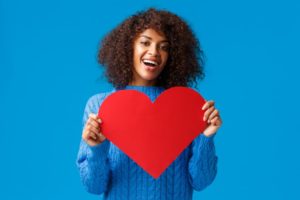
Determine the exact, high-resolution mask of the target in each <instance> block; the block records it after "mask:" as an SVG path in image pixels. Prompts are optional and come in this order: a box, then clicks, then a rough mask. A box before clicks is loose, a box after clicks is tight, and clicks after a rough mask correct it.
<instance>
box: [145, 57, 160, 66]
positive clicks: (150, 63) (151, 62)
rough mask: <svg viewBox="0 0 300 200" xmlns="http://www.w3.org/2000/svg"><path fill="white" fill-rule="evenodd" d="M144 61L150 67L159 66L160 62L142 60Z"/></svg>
mask: <svg viewBox="0 0 300 200" xmlns="http://www.w3.org/2000/svg"><path fill="white" fill-rule="evenodd" d="M142 62H143V63H144V65H146V66H149V67H157V66H158V65H159V63H158V62H156V61H153V60H147V59H144V60H142Z"/></svg>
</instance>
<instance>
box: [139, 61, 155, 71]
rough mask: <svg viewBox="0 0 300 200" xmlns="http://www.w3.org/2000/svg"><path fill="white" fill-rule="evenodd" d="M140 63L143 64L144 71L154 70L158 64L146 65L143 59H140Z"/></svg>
mask: <svg viewBox="0 0 300 200" xmlns="http://www.w3.org/2000/svg"><path fill="white" fill-rule="evenodd" d="M141 64H142V65H143V68H144V69H145V70H146V71H150V72H154V71H156V70H157V68H158V66H155V67H152V66H147V65H145V64H144V63H143V61H141Z"/></svg>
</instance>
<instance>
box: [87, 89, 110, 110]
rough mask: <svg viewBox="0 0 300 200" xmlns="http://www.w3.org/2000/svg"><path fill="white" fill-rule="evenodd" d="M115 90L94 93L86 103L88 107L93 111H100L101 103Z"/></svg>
mask: <svg viewBox="0 0 300 200" xmlns="http://www.w3.org/2000/svg"><path fill="white" fill-rule="evenodd" d="M114 92H115V90H114V89H113V90H112V91H109V92H101V93H98V94H94V95H92V96H91V97H89V99H88V100H87V103H86V109H89V110H91V111H92V112H95V111H98V109H99V107H100V105H101V104H102V102H103V101H104V100H105V99H106V98H107V97H108V96H109V95H110V94H112V93H114Z"/></svg>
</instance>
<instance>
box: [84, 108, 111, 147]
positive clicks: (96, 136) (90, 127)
mask: <svg viewBox="0 0 300 200" xmlns="http://www.w3.org/2000/svg"><path fill="white" fill-rule="evenodd" d="M101 123H102V121H101V119H100V118H99V117H98V116H97V115H96V114H94V113H91V114H90V115H89V118H88V120H87V121H86V124H85V126H84V129H83V131H82V139H83V140H84V141H85V142H86V143H87V144H88V145H90V146H96V145H98V144H101V143H102V142H103V141H104V140H105V139H106V138H105V136H104V135H102V134H101Z"/></svg>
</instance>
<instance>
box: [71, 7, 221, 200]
mask: <svg viewBox="0 0 300 200" xmlns="http://www.w3.org/2000/svg"><path fill="white" fill-rule="evenodd" d="M98 57H99V62H100V64H102V65H104V66H105V67H106V76H107V78H108V81H109V82H110V83H112V84H113V86H114V87H115V89H114V90H113V91H111V92H107V93H100V94H97V95H94V96H92V97H91V98H90V99H89V100H88V102H87V105H86V108H85V112H84V117H83V125H84V128H83V132H82V140H81V144H80V149H79V153H78V159H77V166H78V168H79V171H80V176H81V180H82V182H83V184H84V186H85V187H86V189H87V191H88V192H91V193H95V194H102V193H104V198H105V199H138V200H140V199H180V200H186V199H192V194H193V190H198V191H199V190H203V189H204V188H206V187H207V186H208V185H209V184H211V183H212V182H213V180H214V178H215V176H216V173H217V160H218V158H217V156H216V155H215V147H214V141H213V139H214V136H215V134H216V132H217V130H218V129H219V127H220V126H221V124H222V121H221V118H220V115H219V113H218V110H217V109H216V108H215V107H214V101H207V102H206V103H205V104H204V106H203V107H202V109H203V110H206V111H205V114H204V119H203V120H205V121H206V120H207V122H208V127H207V128H206V129H205V130H204V132H203V134H200V135H199V136H198V137H197V138H195V139H194V141H193V142H192V143H191V144H190V145H189V146H188V147H187V148H186V149H185V150H184V151H183V152H182V153H181V154H180V155H179V156H178V157H177V159H176V160H175V161H174V162H173V163H172V164H171V165H170V166H169V167H168V168H167V169H166V170H165V171H164V173H162V174H161V176H160V177H159V178H158V179H154V178H152V177H151V176H150V175H149V174H147V173H146V172H145V171H144V170H143V169H141V168H140V167H139V166H138V165H137V164H136V163H135V162H134V161H132V160H131V159H130V158H129V157H128V156H127V155H126V154H124V153H123V152H122V151H121V150H120V149H118V148H117V147H116V146H115V145H113V144H112V143H111V142H110V141H108V140H106V138H105V137H104V136H103V135H102V134H101V123H102V122H101V119H100V118H98V117H97V112H98V109H99V107H100V105H101V103H102V102H103V101H104V99H105V98H106V97H107V96H108V95H109V94H111V93H113V92H116V91H118V90H127V89H134V90H138V91H140V92H143V93H145V94H146V95H148V96H149V98H150V99H151V100H152V101H154V100H155V99H156V98H157V97H158V96H159V94H160V93H161V92H163V91H164V90H165V89H168V88H170V87H173V86H190V85H191V83H192V82H196V79H197V77H199V78H203V77H204V73H203V59H202V50H201V49H200V45H199V42H198V40H197V39H196V38H195V36H194V34H193V33H192V31H191V30H190V28H189V27H188V25H187V24H186V23H185V22H184V21H183V20H182V19H181V18H180V17H178V16H177V15H175V14H173V13H170V12H168V11H163V10H156V9H153V8H151V9H148V10H146V11H144V12H139V13H137V14H136V15H133V16H131V17H129V18H128V19H126V20H125V21H124V22H122V23H121V24H120V25H119V26H118V27H116V28H115V29H114V30H112V31H111V32H110V33H109V34H108V35H107V36H106V37H105V38H104V39H103V41H102V44H101V47H100V50H99V56H98ZM199 109H201V108H199ZM153 148H155V147H153Z"/></svg>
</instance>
